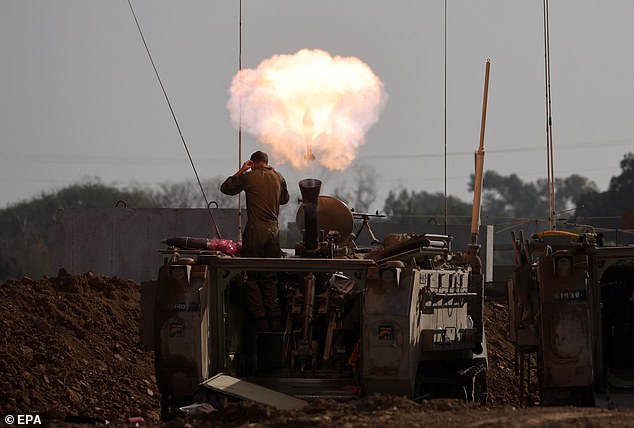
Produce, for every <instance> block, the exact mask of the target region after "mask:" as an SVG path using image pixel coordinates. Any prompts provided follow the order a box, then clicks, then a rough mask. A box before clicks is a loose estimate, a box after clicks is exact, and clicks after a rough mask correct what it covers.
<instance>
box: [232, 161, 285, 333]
mask: <svg viewBox="0 0 634 428" xmlns="http://www.w3.org/2000/svg"><path fill="white" fill-rule="evenodd" d="M243 190H244V192H245V193H246V200H247V215H248V219H247V224H246V227H245V229H244V236H243V239H242V252H241V254H242V255H243V256H245V257H280V256H281V254H282V250H281V248H280V239H279V230H278V223H277V217H278V214H279V210H280V205H284V204H286V203H287V202H288V199H289V195H288V189H287V187H286V181H285V180H284V177H282V174H280V173H279V172H277V171H276V170H275V169H273V168H272V167H270V166H260V167H255V168H253V169H252V170H251V171H248V172H245V173H244V174H240V175H234V176H231V177H229V178H227V179H226V180H225V182H224V183H222V186H220V191H221V192H222V193H225V194H227V195H237V194H238V193H240V192H241V191H243ZM275 278H276V275H275V274H264V273H261V274H259V275H258V274H257V273H256V272H249V281H247V285H246V288H247V290H246V291H247V292H246V294H247V306H248V309H249V312H250V313H251V315H252V317H253V318H254V319H256V320H257V319H263V318H266V317H268V318H269V319H277V320H276V321H275V322H276V323H279V319H280V317H281V309H280V306H279V302H278V292H277V281H276V279H275ZM256 279H259V285H258V283H257V282H256V281H255V280H256ZM274 328H277V325H275V327H274Z"/></svg>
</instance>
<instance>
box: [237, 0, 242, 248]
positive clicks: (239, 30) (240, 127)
mask: <svg viewBox="0 0 634 428" xmlns="http://www.w3.org/2000/svg"><path fill="white" fill-rule="evenodd" d="M238 33H239V35H238V72H240V71H242V0H240V12H239V23H238ZM241 166H242V96H240V119H239V123H238V168H240V167H241ZM238 241H242V192H240V193H238Z"/></svg>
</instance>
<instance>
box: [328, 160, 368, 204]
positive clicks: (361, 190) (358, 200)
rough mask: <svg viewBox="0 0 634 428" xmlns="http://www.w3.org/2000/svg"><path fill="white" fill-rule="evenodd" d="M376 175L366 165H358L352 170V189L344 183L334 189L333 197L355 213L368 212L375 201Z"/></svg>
mask: <svg viewBox="0 0 634 428" xmlns="http://www.w3.org/2000/svg"><path fill="white" fill-rule="evenodd" d="M377 178H378V174H377V172H376V169H374V168H373V167H371V166H368V165H360V166H359V167H357V168H355V170H354V181H353V185H352V187H347V186H346V184H347V183H346V182H344V183H343V185H342V186H341V187H338V188H336V189H335V192H334V193H335V197H336V198H337V199H341V200H342V201H344V202H345V203H346V204H348V205H349V206H350V207H351V208H354V210H355V211H357V212H369V211H370V210H371V208H372V204H373V203H374V201H376V197H377V193H376V192H377V186H376V181H377Z"/></svg>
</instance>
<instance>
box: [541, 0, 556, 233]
mask: <svg viewBox="0 0 634 428" xmlns="http://www.w3.org/2000/svg"><path fill="white" fill-rule="evenodd" d="M549 8H550V7H549V1H548V0H544V75H545V80H546V82H545V83H546V85H545V86H546V162H547V164H548V179H547V186H548V189H547V192H548V227H549V229H550V230H554V229H556V228H557V218H556V214H555V170H554V161H553V118H552V95H551V93H550V17H549Z"/></svg>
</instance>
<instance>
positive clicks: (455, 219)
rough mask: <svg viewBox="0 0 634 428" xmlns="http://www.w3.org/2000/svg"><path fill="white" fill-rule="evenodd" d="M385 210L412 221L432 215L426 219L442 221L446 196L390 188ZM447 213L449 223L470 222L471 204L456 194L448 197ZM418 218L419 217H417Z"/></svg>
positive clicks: (393, 216) (395, 217)
mask: <svg viewBox="0 0 634 428" xmlns="http://www.w3.org/2000/svg"><path fill="white" fill-rule="evenodd" d="M383 211H384V212H385V214H386V215H388V216H390V217H392V218H393V219H396V220H397V221H403V222H407V223H412V222H414V221H420V220H421V219H420V218H421V217H430V218H429V219H428V220H426V221H434V220H435V222H437V223H442V222H443V219H444V213H445V196H444V194H443V193H440V192H439V193H428V192H425V191H420V192H416V191H414V190H411V191H408V190H405V189H402V190H401V191H400V192H399V191H396V190H390V192H389V193H388V196H387V198H386V199H385V207H384V208H383ZM447 214H448V217H450V220H449V221H448V222H449V223H453V224H465V223H469V222H470V218H471V204H468V203H466V202H463V201H461V200H460V199H458V198H456V197H455V196H448V197H447ZM417 218H418V219H417ZM423 221H425V220H423Z"/></svg>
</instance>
